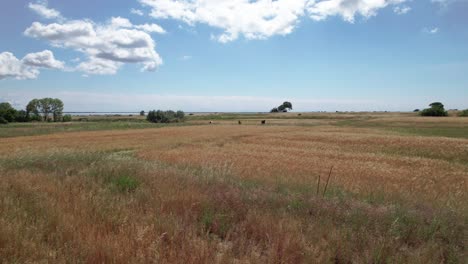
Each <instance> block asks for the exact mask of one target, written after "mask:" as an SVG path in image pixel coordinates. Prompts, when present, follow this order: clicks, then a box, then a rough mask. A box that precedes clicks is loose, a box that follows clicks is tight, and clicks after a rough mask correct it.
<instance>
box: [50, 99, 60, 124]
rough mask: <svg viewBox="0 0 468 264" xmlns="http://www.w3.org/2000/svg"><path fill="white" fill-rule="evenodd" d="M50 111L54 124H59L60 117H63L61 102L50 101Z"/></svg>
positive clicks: (56, 100) (57, 100) (58, 100)
mask: <svg viewBox="0 0 468 264" xmlns="http://www.w3.org/2000/svg"><path fill="white" fill-rule="evenodd" d="M50 104H51V105H50V110H51V112H52V116H53V118H54V122H60V121H62V115H63V102H62V100H60V99H57V98H55V99H52V100H51V101H50Z"/></svg>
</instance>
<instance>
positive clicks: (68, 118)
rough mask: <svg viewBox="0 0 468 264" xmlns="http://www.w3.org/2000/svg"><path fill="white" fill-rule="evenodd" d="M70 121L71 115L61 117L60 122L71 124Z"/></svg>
mask: <svg viewBox="0 0 468 264" xmlns="http://www.w3.org/2000/svg"><path fill="white" fill-rule="evenodd" d="M71 121H72V116H71V115H64V116H63V117H62V122H71Z"/></svg>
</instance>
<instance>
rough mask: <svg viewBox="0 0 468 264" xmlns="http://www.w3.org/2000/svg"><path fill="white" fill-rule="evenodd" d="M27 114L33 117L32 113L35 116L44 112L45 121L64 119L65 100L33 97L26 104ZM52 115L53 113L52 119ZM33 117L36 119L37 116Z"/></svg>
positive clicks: (43, 118)
mask: <svg viewBox="0 0 468 264" xmlns="http://www.w3.org/2000/svg"><path fill="white" fill-rule="evenodd" d="M26 114H27V116H28V117H31V114H32V115H34V116H40V115H41V114H42V120H43V121H49V120H53V121H54V122H58V121H61V119H62V114H63V102H62V101H61V100H60V99H53V98H42V99H33V100H31V101H30V102H29V103H28V105H27V106H26ZM50 115H52V119H50ZM31 119H35V117H31Z"/></svg>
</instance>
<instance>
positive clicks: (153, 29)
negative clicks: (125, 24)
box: [134, 24, 166, 34]
mask: <svg viewBox="0 0 468 264" xmlns="http://www.w3.org/2000/svg"><path fill="white" fill-rule="evenodd" d="M134 27H135V28H136V29H141V30H143V31H145V32H148V33H159V34H165V33H166V31H165V30H164V29H163V28H162V27H161V26H159V25H157V24H143V25H136V26H134Z"/></svg>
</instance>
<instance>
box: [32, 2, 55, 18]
mask: <svg viewBox="0 0 468 264" xmlns="http://www.w3.org/2000/svg"><path fill="white" fill-rule="evenodd" d="M47 5H48V3H47V1H46V0H43V1H37V2H36V3H29V5H28V7H29V8H30V9H31V10H33V11H34V12H36V13H37V14H38V15H40V16H41V17H43V18H47V19H58V18H62V15H61V14H60V12H59V11H57V10H55V9H52V8H49V7H48V6H47Z"/></svg>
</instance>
